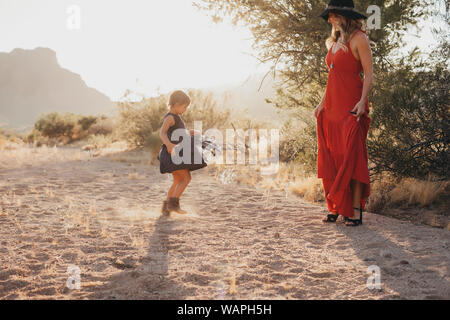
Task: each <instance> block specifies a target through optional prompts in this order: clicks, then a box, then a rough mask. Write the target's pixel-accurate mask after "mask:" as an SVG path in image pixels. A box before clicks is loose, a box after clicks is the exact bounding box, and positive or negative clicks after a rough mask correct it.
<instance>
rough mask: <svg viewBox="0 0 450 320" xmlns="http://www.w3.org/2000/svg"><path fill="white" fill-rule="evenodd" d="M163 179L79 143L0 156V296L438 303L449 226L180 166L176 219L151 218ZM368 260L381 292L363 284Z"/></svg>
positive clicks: (445, 286) (445, 285)
mask: <svg viewBox="0 0 450 320" xmlns="http://www.w3.org/2000/svg"><path fill="white" fill-rule="evenodd" d="M169 185H170V180H169V179H168V176H167V175H161V174H159V171H158V169H157V168H156V167H149V166H145V165H142V164H130V163H126V162H118V161H112V160H111V159H110V158H108V157H107V156H106V157H98V158H91V157H89V155H88V153H87V152H81V151H80V150H79V149H73V148H68V149H45V148H44V149H36V150H33V149H24V150H20V151H17V150H15V151H14V150H9V151H1V153H0V205H1V208H0V210H1V211H0V213H1V215H0V223H1V228H2V232H1V233H0V298H2V299H41V298H45V299H46V298H50V299H234V298H235V299H398V298H400V299H426V298H431V299H439V298H443V299H449V298H450V286H449V279H450V273H449V265H450V263H449V262H450V259H449V255H450V254H449V252H450V251H449V243H450V232H449V231H446V230H443V229H434V228H431V227H427V226H416V225H413V224H411V223H409V222H403V221H399V220H395V219H391V218H387V217H384V216H379V215H374V214H365V224H364V226H362V227H359V228H348V227H345V226H344V225H343V223H342V222H338V223H337V224H323V223H322V222H321V218H322V217H323V216H324V215H325V214H326V210H325V208H323V207H320V206H316V205H313V204H309V203H307V202H305V201H302V200H301V199H300V198H298V197H296V196H294V195H291V194H286V193H285V192H281V191H280V192H275V191H272V192H270V193H268V192H267V191H266V190H258V189H255V188H252V187H249V186H246V185H240V184H236V183H230V184H223V183H222V182H221V181H220V180H219V179H216V178H214V176H213V174H212V172H210V170H209V169H208V170H207V169H205V170H202V171H200V172H194V173H193V180H192V183H191V185H190V186H189V187H188V189H187V191H186V193H185V195H184V198H182V201H181V204H182V206H183V207H185V208H186V209H188V211H189V214H187V215H184V216H181V215H174V214H172V215H171V217H169V218H163V217H160V214H159V210H160V205H161V201H162V199H163V198H164V195H165V193H166V190H167V189H168V187H169ZM71 265H75V266H76V267H78V268H79V270H80V272H81V275H80V279H81V281H80V284H81V288H80V289H76V288H75V289H69V288H67V279H68V277H69V276H70V275H69V274H68V267H69V266H71ZM371 265H376V266H378V267H379V268H380V271H381V274H380V276H381V290H369V289H368V288H367V286H366V281H367V277H368V274H367V268H368V266H371Z"/></svg>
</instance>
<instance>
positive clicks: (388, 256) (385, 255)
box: [383, 253, 392, 259]
mask: <svg viewBox="0 0 450 320" xmlns="http://www.w3.org/2000/svg"><path fill="white" fill-rule="evenodd" d="M383 257H384V258H388V259H390V258H392V254H390V253H385V254H383Z"/></svg>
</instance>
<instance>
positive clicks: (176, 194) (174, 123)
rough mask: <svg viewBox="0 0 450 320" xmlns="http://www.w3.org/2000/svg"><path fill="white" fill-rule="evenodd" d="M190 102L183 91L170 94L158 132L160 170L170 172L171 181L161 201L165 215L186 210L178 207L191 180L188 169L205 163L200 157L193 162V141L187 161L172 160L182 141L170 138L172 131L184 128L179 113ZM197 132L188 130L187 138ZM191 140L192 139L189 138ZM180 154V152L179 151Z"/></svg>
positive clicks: (183, 212) (191, 169) (195, 168)
mask: <svg viewBox="0 0 450 320" xmlns="http://www.w3.org/2000/svg"><path fill="white" fill-rule="evenodd" d="M190 103H191V99H190V98H189V96H188V95H187V94H186V93H184V92H183V91H180V90H178V91H175V92H173V93H172V94H171V95H170V98H169V108H170V110H169V113H167V114H166V115H165V116H164V122H163V125H162V128H161V131H160V133H159V136H160V137H161V140H162V142H163V145H162V147H161V150H160V152H159V162H160V172H161V173H162V174H163V173H172V175H173V183H172V186H171V187H170V189H169V192H168V194H167V199H166V200H165V201H164V202H163V206H162V210H161V211H162V213H163V214H165V215H167V214H169V213H170V212H171V211H174V212H176V213H179V214H185V213H186V211H184V210H182V209H181V208H180V197H181V195H182V194H183V192H184V190H185V189H186V187H187V186H188V184H189V182H191V173H190V171H194V170H198V169H201V168H204V167H206V163H205V161H204V160H203V157H202V163H200V164H195V162H194V153H195V152H197V151H196V148H193V143H191V146H192V148H191V150H192V154H191V160H192V161H190V162H189V163H184V162H182V163H181V164H175V163H173V161H172V155H175V152H174V149H175V147H176V145H177V144H179V143H180V142H181V141H182V138H180V139H178V140H176V139H175V138H172V133H173V132H174V131H175V130H176V129H184V130H186V125H185V124H184V122H183V120H182V119H181V117H180V115H181V114H183V113H184V112H185V111H186V109H187V108H188V106H189V105H190ZM194 134H197V132H195V131H194V130H189V134H188V136H189V138H190V137H191V136H193V135H194ZM190 139H191V142H193V141H194V139H192V138H190ZM180 155H182V153H180Z"/></svg>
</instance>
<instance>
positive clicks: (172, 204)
mask: <svg viewBox="0 0 450 320" xmlns="http://www.w3.org/2000/svg"><path fill="white" fill-rule="evenodd" d="M168 210H169V211H170V212H172V211H173V212H176V213H178V214H186V213H187V212H186V211H184V210H183V209H181V208H180V199H179V198H170V199H169V205H168Z"/></svg>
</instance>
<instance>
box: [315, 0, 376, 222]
mask: <svg viewBox="0 0 450 320" xmlns="http://www.w3.org/2000/svg"><path fill="white" fill-rule="evenodd" d="M353 8H354V4H353V1H352V0H332V1H331V2H330V3H329V5H328V7H327V8H326V10H325V11H324V12H323V13H322V14H321V15H320V16H321V17H322V18H324V19H325V20H326V21H328V22H329V23H331V24H332V26H333V28H332V35H331V37H330V38H329V39H328V40H327V47H328V49H329V50H328V54H327V56H326V63H327V65H328V68H329V74H328V83H327V88H326V91H325V94H324V96H323V98H322V101H321V102H320V103H319V105H318V106H317V107H316V108H315V110H314V115H315V117H316V118H317V140H318V177H319V178H322V179H323V186H324V190H325V196H326V200H327V205H328V210H329V211H330V212H331V214H328V215H327V217H325V218H324V220H323V221H324V222H336V220H337V218H338V216H339V215H342V216H344V218H345V220H346V225H347V226H358V225H361V224H362V213H363V209H364V208H365V201H366V199H367V198H368V196H369V192H370V180H369V169H368V158H367V146H366V140H367V133H368V130H369V124H370V118H369V101H368V96H369V91H370V88H371V86H372V75H373V68H372V65H373V61H372V53H371V49H370V45H369V39H368V37H367V35H366V34H365V31H363V30H362V28H363V20H362V19H365V18H366V17H365V16H364V15H362V14H360V13H358V12H356V11H355V10H354V9H353ZM362 71H364V80H363V79H362V78H361V75H360V74H361V72H362Z"/></svg>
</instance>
